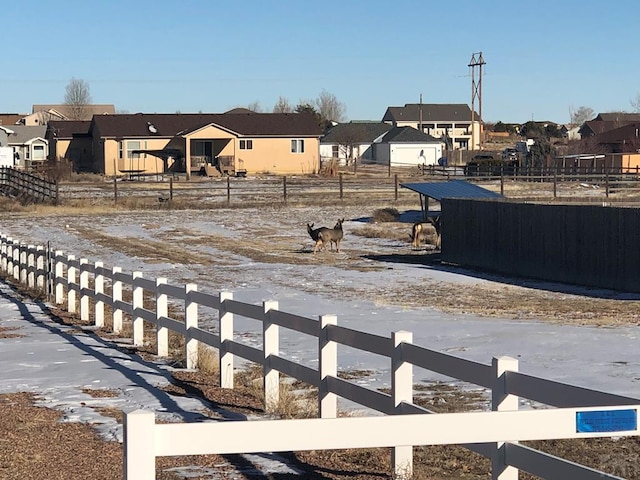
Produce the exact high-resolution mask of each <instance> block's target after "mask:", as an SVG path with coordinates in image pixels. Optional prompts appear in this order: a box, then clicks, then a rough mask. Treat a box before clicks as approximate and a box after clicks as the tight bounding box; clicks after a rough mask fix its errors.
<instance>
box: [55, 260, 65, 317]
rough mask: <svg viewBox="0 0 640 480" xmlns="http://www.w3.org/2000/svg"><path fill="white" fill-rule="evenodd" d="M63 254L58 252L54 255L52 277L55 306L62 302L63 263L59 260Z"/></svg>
mask: <svg viewBox="0 0 640 480" xmlns="http://www.w3.org/2000/svg"><path fill="white" fill-rule="evenodd" d="M62 257H63V254H62V252H61V251H60V250H56V253H55V257H54V258H55V260H56V262H55V264H56V266H55V272H54V277H53V287H54V290H55V302H56V304H57V305H60V304H62V302H63V301H64V262H63V261H62V260H61V258H62Z"/></svg>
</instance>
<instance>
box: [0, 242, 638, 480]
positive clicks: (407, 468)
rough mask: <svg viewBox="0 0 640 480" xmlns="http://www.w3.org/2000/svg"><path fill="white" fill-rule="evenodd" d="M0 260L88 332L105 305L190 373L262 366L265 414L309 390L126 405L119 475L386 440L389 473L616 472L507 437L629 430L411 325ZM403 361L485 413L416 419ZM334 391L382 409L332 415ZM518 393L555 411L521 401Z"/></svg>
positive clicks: (39, 254)
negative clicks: (188, 407)
mask: <svg viewBox="0 0 640 480" xmlns="http://www.w3.org/2000/svg"><path fill="white" fill-rule="evenodd" d="M0 269H1V270H2V272H4V273H5V275H8V276H10V277H12V278H13V279H15V280H16V281H19V282H21V283H23V284H25V285H26V286H28V287H29V288H33V289H42V290H45V291H47V292H49V293H50V294H51V295H52V298H53V301H54V302H55V304H58V305H61V306H63V308H65V307H66V309H67V310H68V311H69V312H71V313H79V316H80V318H81V319H82V320H85V321H91V320H93V322H94V323H95V325H96V326H97V327H105V325H106V322H105V312H107V311H108V312H109V314H110V315H111V319H110V320H111V321H110V322H108V323H110V324H111V325H112V329H113V331H114V332H115V333H120V332H122V331H123V325H124V322H125V321H130V322H131V324H132V337H133V338H132V341H133V344H134V345H136V346H142V345H143V342H144V322H149V323H151V324H153V325H154V326H155V328H154V330H155V337H156V344H157V352H156V353H157V355H158V356H160V357H164V356H167V355H168V354H169V342H168V334H169V330H171V331H173V332H176V333H177V334H180V335H182V336H184V340H185V341H184V358H185V364H186V365H185V366H186V367H187V368H195V367H196V366H197V364H198V348H197V347H198V343H202V344H205V345H208V346H209V347H212V348H215V349H217V350H218V352H219V362H220V378H219V381H220V386H221V387H223V388H233V385H234V362H235V360H236V358H239V359H244V360H246V361H249V362H253V363H255V364H258V365H261V366H262V371H263V385H264V398H265V410H266V411H273V409H274V408H275V406H276V405H277V404H278V402H279V383H280V380H281V379H280V375H281V374H284V375H287V376H289V377H292V378H295V379H298V380H300V381H302V382H305V383H307V384H309V385H312V386H315V387H317V389H318V406H319V417H320V418H318V419H305V420H264V421H262V420H260V421H247V422H238V421H235V422H224V421H223V422H211V423H197V424H170V425H167V424H156V423H155V417H154V414H153V413H152V412H147V411H143V410H136V411H134V412H129V413H126V414H125V421H124V475H125V478H126V479H136V480H152V479H155V468H156V467H155V459H156V457H158V456H175V455H200V454H214V453H218V454H226V453H249V452H264V451H267V452H276V451H300V450H307V449H340V448H368V447H391V448H392V463H393V469H394V472H393V473H394V475H395V477H396V478H410V477H411V475H412V472H413V456H412V448H413V446H416V445H434V444H462V445H463V446H464V447H466V448H468V449H469V450H472V451H474V452H477V453H479V454H481V455H483V456H485V457H488V458H490V459H491V461H492V478H494V479H499V480H512V479H517V477H518V471H519V470H522V471H525V472H529V473H530V474H532V475H535V476H538V477H540V478H546V479H557V480H561V479H562V480H565V479H567V478H580V479H582V480H592V479H593V480H595V479H599V480H602V479H617V478H620V477H617V476H614V475H610V474H606V473H603V472H599V471H597V470H594V469H591V468H588V467H586V466H582V465H578V464H575V463H573V462H569V461H566V460H563V459H560V458H557V457H555V456H553V455H551V454H548V453H544V452H541V451H538V450H535V449H532V448H529V447H527V446H524V445H520V444H519V443H517V442H518V441H525V440H540V439H560V438H592V437H612V436H616V437H618V436H638V435H640V431H639V430H638V422H637V413H638V409H640V399H635V398H629V397H624V396H619V395H614V394H610V393H605V392H600V391H595V390H591V389H588V388H583V387H578V386H573V385H568V384H563V383H559V382H555V381H552V380H547V379H543V378H538V377H533V376H530V375H527V374H525V373H521V372H519V371H518V361H517V360H516V359H513V358H509V357H499V358H493V359H492V362H491V364H483V363H478V362H474V361H470V360H466V359H463V358H459V357H455V356H452V355H447V354H443V353H441V352H437V351H434V350H430V349H428V348H425V347H422V346H419V345H414V344H413V343H412V334H411V333H410V332H405V331H397V332H393V333H391V335H390V336H389V337H383V336H379V335H374V334H370V333H367V332H363V331H358V330H354V329H350V328H347V327H343V326H339V325H338V324H337V317H336V316H335V315H322V316H319V317H318V318H310V317H304V316H300V315H294V314H291V313H287V312H284V311H280V310H279V307H278V302H276V301H265V302H263V303H262V305H254V304H248V303H243V302H239V301H236V300H234V298H233V293H232V292H228V291H223V292H219V293H206V292H200V291H198V288H197V285H195V284H186V285H181V286H178V285H172V284H170V283H168V281H167V279H166V278H156V279H148V278H144V277H143V275H142V273H140V272H132V273H124V272H123V271H122V269H121V268H120V267H112V268H107V267H105V266H104V265H103V264H102V262H94V263H89V261H88V260H87V259H84V258H81V259H76V258H75V256H73V255H65V254H64V253H63V252H62V251H55V252H53V253H51V251H50V249H48V248H45V247H43V246H35V245H27V244H24V243H21V242H18V241H15V240H13V239H11V238H8V237H6V236H4V235H2V236H0ZM145 292H148V293H150V294H151V296H152V297H153V298H154V299H155V301H154V302H153V301H152V302H151V303H152V304H153V309H149V308H145V297H144V293H145ZM123 293H126V295H123ZM125 297H126V298H131V301H125V300H124V298H125ZM169 299H171V300H172V302H174V303H176V302H177V303H179V304H180V305H181V306H182V309H181V313H182V314H183V316H184V319H183V320H177V319H175V318H170V317H169V313H168V312H169V309H168V306H169ZM148 304H149V301H148V299H147V301H146V306H147V307H149V305H148ZM201 308H202V309H205V308H206V309H213V310H214V311H217V333H215V332H213V331H210V330H207V329H204V328H201V327H200V326H199V309H201ZM78 309H79V311H78ZM125 316H126V319H125ZM236 316H237V317H243V318H245V319H253V320H255V321H256V322H258V323H259V324H260V325H261V330H262V345H261V347H260V348H258V347H255V346H251V345H248V344H246V343H242V342H240V341H238V339H237V338H236V337H235V336H234V333H239V332H236V331H235V329H234V319H235V318H236ZM281 328H282V329H287V330H290V331H295V332H298V333H299V334H300V335H306V336H310V337H312V338H314V339H315V340H316V341H317V345H318V353H317V355H318V356H317V360H318V368H317V369H315V368H311V367H308V366H305V365H302V364H300V363H297V362H295V361H292V360H290V359H287V358H286V357H285V355H284V354H283V352H281V349H280V329H281ZM238 337H239V335H238ZM339 345H340V346H349V347H353V348H355V349H359V350H363V351H366V352H370V353H373V354H377V355H380V356H382V357H385V358H387V359H388V361H389V365H390V371H391V376H392V378H391V384H392V389H391V393H390V394H386V393H383V392H380V391H377V390H372V389H369V388H366V387H364V386H361V385H358V384H356V383H353V382H350V381H348V380H346V379H343V378H340V377H339V376H338V358H339V357H338V346H339ZM414 368H422V369H426V370H430V371H433V372H437V373H439V374H442V375H445V376H447V377H450V378H454V379H458V380H461V381H464V382H468V383H471V384H475V385H479V386H481V387H484V388H486V389H489V390H491V409H492V411H491V412H473V413H452V414H434V415H425V414H431V413H433V412H431V411H429V410H427V409H425V408H422V407H419V406H417V405H415V404H413V403H412V398H413V369H414ZM338 397H341V398H343V399H347V400H349V401H351V402H355V403H356V404H359V405H361V406H363V407H366V408H368V409H371V410H373V411H376V412H379V413H382V414H384V415H382V416H380V415H376V416H371V417H356V418H337V417H338V404H337V400H338ZM519 399H529V400H530V401H533V402H537V403H540V404H544V405H546V406H548V407H555V408H545V409H537V410H518V405H519Z"/></svg>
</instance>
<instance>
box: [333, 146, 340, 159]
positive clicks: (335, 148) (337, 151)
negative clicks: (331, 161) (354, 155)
mask: <svg viewBox="0 0 640 480" xmlns="http://www.w3.org/2000/svg"><path fill="white" fill-rule="evenodd" d="M331 157H332V158H340V145H331Z"/></svg>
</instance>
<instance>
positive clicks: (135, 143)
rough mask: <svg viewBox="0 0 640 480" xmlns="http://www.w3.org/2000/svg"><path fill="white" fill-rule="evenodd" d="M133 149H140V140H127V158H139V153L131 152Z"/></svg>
mask: <svg viewBox="0 0 640 480" xmlns="http://www.w3.org/2000/svg"><path fill="white" fill-rule="evenodd" d="M133 150H140V140H128V141H127V158H140V153H138V152H136V153H133Z"/></svg>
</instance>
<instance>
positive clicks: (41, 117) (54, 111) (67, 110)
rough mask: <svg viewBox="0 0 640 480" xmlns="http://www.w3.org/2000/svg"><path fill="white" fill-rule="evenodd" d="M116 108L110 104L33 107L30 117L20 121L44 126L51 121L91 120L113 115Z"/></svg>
mask: <svg viewBox="0 0 640 480" xmlns="http://www.w3.org/2000/svg"><path fill="white" fill-rule="evenodd" d="M115 113H116V108H115V106H114V105H110V104H103V105H100V104H90V105H82V106H74V105H66V104H61V105H33V107H32V111H31V114H30V115H27V116H26V117H24V118H23V119H22V121H21V123H23V124H24V125H46V124H47V122H49V121H51V120H91V118H92V117H93V116H94V115H114V114H115Z"/></svg>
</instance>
